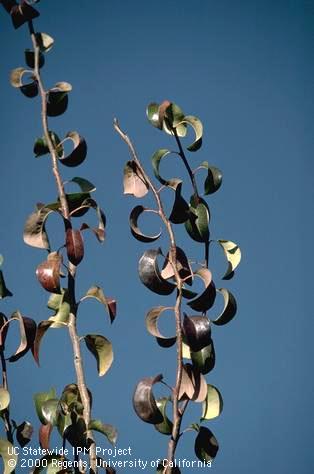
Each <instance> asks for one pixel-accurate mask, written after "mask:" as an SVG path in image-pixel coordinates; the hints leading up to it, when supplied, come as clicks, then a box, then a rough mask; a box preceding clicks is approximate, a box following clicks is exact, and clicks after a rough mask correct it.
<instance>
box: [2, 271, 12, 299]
mask: <svg viewBox="0 0 314 474" xmlns="http://www.w3.org/2000/svg"><path fill="white" fill-rule="evenodd" d="M7 296H13V295H12V293H11V291H10V290H8V288H7V287H6V284H5V280H4V276H3V272H2V270H0V300H1V299H2V298H6V297H7Z"/></svg>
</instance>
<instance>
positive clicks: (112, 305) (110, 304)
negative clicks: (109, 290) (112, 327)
mask: <svg viewBox="0 0 314 474" xmlns="http://www.w3.org/2000/svg"><path fill="white" fill-rule="evenodd" d="M86 298H95V299H96V300H97V301H99V303H102V304H103V305H104V306H105V308H106V310H107V311H108V314H109V317H110V321H111V322H113V321H114V319H115V317H116V315H117V304H116V300H114V299H113V298H109V297H107V296H105V294H104V292H103V290H102V288H100V287H99V286H92V287H91V288H90V289H89V290H88V291H87V293H86V294H85V295H84V296H83V297H82V298H81V299H80V301H83V300H85V299H86Z"/></svg>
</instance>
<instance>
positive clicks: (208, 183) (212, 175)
mask: <svg viewBox="0 0 314 474" xmlns="http://www.w3.org/2000/svg"><path fill="white" fill-rule="evenodd" d="M199 168H205V169H206V170H207V176H206V179H205V183H204V194H205V196H207V195H208V194H213V193H215V192H216V191H218V189H219V188H220V186H221V183H222V173H221V171H220V169H218V168H216V167H215V166H211V165H209V164H208V162H207V161H203V163H202V164H201V165H200V166H199Z"/></svg>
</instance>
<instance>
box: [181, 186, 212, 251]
mask: <svg viewBox="0 0 314 474" xmlns="http://www.w3.org/2000/svg"><path fill="white" fill-rule="evenodd" d="M197 201H198V202H197ZM209 221H210V212H209V208H208V205H207V203H206V202H205V201H204V200H203V199H201V198H199V199H198V200H197V199H196V198H195V196H194V195H193V196H192V197H191V199H190V217H189V219H188V220H187V221H186V222H185V228H186V231H187V233H188V234H189V236H190V237H191V238H192V239H193V240H195V241H196V242H208V240H209V228H208V226H209Z"/></svg>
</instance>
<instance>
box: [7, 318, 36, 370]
mask: <svg viewBox="0 0 314 474" xmlns="http://www.w3.org/2000/svg"><path fill="white" fill-rule="evenodd" d="M14 319H17V320H18V321H19V327H20V336H21V340H20V345H19V347H18V348H17V350H16V351H15V353H14V354H13V355H12V356H11V357H9V359H8V360H9V362H16V361H17V360H19V359H20V358H21V357H23V356H24V355H25V354H26V353H27V352H28V351H29V350H30V349H31V350H32V351H33V348H34V341H35V336H36V323H35V321H34V320H33V319H31V318H27V317H25V316H22V315H21V313H20V312H19V311H15V313H13V314H12V316H11V320H14Z"/></svg>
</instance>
